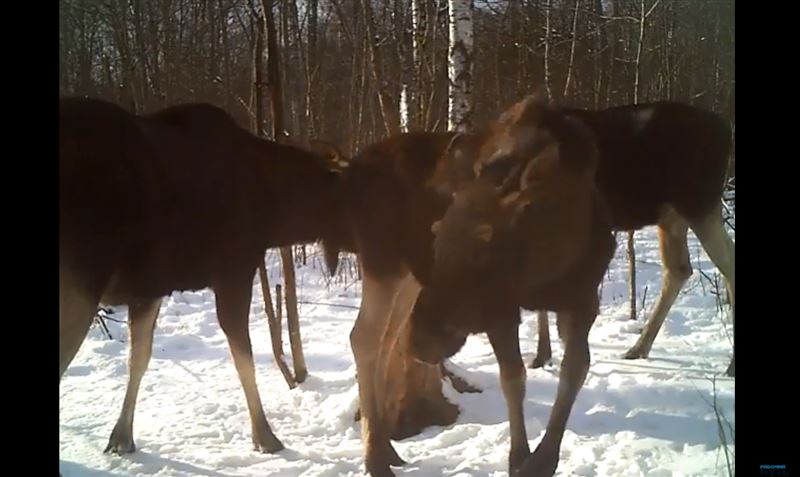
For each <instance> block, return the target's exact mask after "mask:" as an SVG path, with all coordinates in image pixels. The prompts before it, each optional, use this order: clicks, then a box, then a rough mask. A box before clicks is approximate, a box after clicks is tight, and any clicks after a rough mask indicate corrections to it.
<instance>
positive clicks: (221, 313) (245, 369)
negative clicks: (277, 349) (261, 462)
mask: <svg viewBox="0 0 800 477" xmlns="http://www.w3.org/2000/svg"><path fill="white" fill-rule="evenodd" d="M253 272H254V271H253ZM253 275H254V273H249V274H248V273H244V274H240V275H238V276H236V277H235V278H230V277H229V279H227V280H224V281H221V282H220V283H217V284H215V285H214V294H215V296H216V302H217V320H218V321H219V324H220V327H221V328H222V331H223V332H224V333H225V336H226V338H227V339H228V346H229V347H230V350H231V356H232V357H233V364H234V366H236V372H237V374H238V375H239V381H240V382H241V384H242V389H243V390H244V396H245V399H246V400H247V410H248V411H249V413H250V424H251V427H252V432H253V446H254V448H255V449H256V450H257V451H259V452H264V453H274V452H278V451H280V450H282V449H283V448H284V446H283V443H281V441H280V440H278V438H277V437H275V434H274V433H273V432H272V428H271V427H270V425H269V423H268V422H267V417H266V416H265V415H264V409H263V407H262V405H261V397H260V396H259V393H258V386H257V384H256V369H255V363H254V362H253V348H252V345H251V342H250V329H249V323H250V317H249V313H250V299H251V297H252V293H253V289H252V277H253Z"/></svg>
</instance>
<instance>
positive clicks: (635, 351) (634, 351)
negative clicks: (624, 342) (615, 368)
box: [622, 346, 648, 359]
mask: <svg viewBox="0 0 800 477" xmlns="http://www.w3.org/2000/svg"><path fill="white" fill-rule="evenodd" d="M647 354H648V353H646V352H644V351H642V350H641V349H639V347H638V346H634V347H633V348H631V349H629V350H628V352H627V353H625V354H623V355H622V359H644V358H646V357H647Z"/></svg>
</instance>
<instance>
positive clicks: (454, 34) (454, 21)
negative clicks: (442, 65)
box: [447, 0, 475, 131]
mask: <svg viewBox="0 0 800 477" xmlns="http://www.w3.org/2000/svg"><path fill="white" fill-rule="evenodd" d="M474 8H475V6H474V4H473V1H472V0H449V18H448V19H449V22H450V48H449V58H448V69H447V71H448V77H449V83H450V95H449V108H448V129H450V130H451V131H466V130H468V129H469V128H470V127H471V126H472V43H473V38H472V15H473V10H474Z"/></svg>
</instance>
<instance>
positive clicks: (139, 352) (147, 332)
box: [103, 298, 161, 454]
mask: <svg viewBox="0 0 800 477" xmlns="http://www.w3.org/2000/svg"><path fill="white" fill-rule="evenodd" d="M160 307H161V299H160V298H159V299H157V300H153V301H149V302H145V303H132V304H130V305H129V306H128V330H129V332H130V345H129V346H130V356H129V357H128V388H127V389H126V390H125V400H124V401H123V404H122V411H121V412H120V414H119V418H118V419H117V424H116V425H115V426H114V430H113V431H111V437H110V438H109V440H108V445H107V446H106V448H105V450H104V451H103V452H106V453H108V452H111V453H114V454H129V453H132V452H135V451H136V445H135V444H134V442H133V415H134V412H135V410H136V398H137V396H138V395H139V385H140V384H141V382H142V377H143V376H144V373H145V371H147V366H148V364H150V356H151V355H152V351H153V332H154V331H155V325H156V319H157V318H158V311H159V308H160Z"/></svg>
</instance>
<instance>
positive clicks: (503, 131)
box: [407, 94, 616, 476]
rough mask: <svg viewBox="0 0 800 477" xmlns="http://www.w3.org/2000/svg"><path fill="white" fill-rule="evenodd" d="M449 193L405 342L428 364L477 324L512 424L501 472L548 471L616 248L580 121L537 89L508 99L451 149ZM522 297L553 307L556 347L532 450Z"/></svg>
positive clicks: (584, 368)
mask: <svg viewBox="0 0 800 477" xmlns="http://www.w3.org/2000/svg"><path fill="white" fill-rule="evenodd" d="M449 155H450V161H449V164H450V167H451V169H450V171H449V176H450V183H451V186H452V187H453V190H454V199H453V202H452V204H451V205H450V207H449V208H448V210H447V211H446V212H445V214H444V216H443V218H442V219H441V220H440V221H437V222H435V223H434V225H433V226H432V231H433V233H434V234H435V239H434V267H433V269H432V270H431V276H430V280H429V282H428V283H427V284H426V285H424V286H423V288H422V290H421V291H420V293H419V295H418V297H417V301H416V303H415V305H414V308H413V311H412V315H411V318H410V319H409V322H408V326H409V328H410V331H409V333H408V344H407V346H408V348H409V352H410V353H411V355H412V356H414V357H415V358H416V359H419V360H421V361H423V362H426V363H428V364H431V365H435V364H438V363H440V362H441V361H442V360H443V359H445V358H448V357H450V356H452V355H454V354H455V353H456V352H458V351H459V350H460V349H461V347H462V346H463V345H464V343H465V341H466V338H467V336H468V335H470V334H475V333H486V334H487V336H488V338H489V342H490V344H491V346H492V349H493V350H494V354H495V357H496V358H497V362H498V365H499V367H500V382H501V388H502V390H503V393H504V395H505V398H506V403H507V406H508V414H509V424H510V430H511V448H510V453H509V474H510V475H524V476H552V475H553V474H554V472H555V470H556V467H557V464H558V456H559V450H560V445H561V439H562V437H563V433H564V430H565V428H566V422H567V418H568V417H569V414H570V411H571V409H572V406H573V404H574V402H575V399H576V397H577V394H578V392H579V390H580V389H581V387H582V386H583V382H584V379H585V377H586V374H587V372H588V368H589V344H588V334H589V330H590V328H591V326H592V324H593V323H594V321H595V318H596V317H597V314H598V312H599V298H598V296H597V289H598V286H599V284H600V282H601V280H602V278H603V275H604V274H605V272H606V270H607V269H608V265H609V264H610V262H611V259H612V257H613V254H614V250H615V248H616V241H615V240H614V236H613V234H612V232H611V225H610V220H609V213H608V207H607V204H606V202H605V199H604V198H603V196H602V194H600V193H599V191H598V189H597V187H596V185H595V181H594V175H595V173H596V168H597V150H596V146H595V143H594V139H593V136H592V134H591V132H590V130H589V129H588V128H587V127H586V126H585V125H583V124H582V123H581V122H580V121H579V120H576V119H574V118H571V117H569V116H568V115H566V114H564V113H563V112H562V111H560V110H559V109H558V108H553V107H549V106H547V105H546V104H545V102H544V101H543V99H542V97H541V95H538V94H534V95H531V96H528V97H527V98H525V99H524V100H523V101H521V102H519V103H517V104H515V105H513V106H512V107H511V108H510V109H509V110H507V111H506V112H504V113H503V114H502V115H501V116H500V118H499V119H498V120H497V121H496V122H495V123H493V124H492V125H490V127H489V128H487V129H486V130H484V131H479V132H477V133H468V134H464V135H462V137H456V138H454V140H453V144H452V146H451V149H450V151H449ZM520 307H523V308H526V309H529V310H535V309H546V310H550V311H555V312H557V316H558V322H557V323H558V330H559V335H560V336H561V338H562V339H563V340H564V341H565V357H564V362H563V367H562V369H561V375H560V378H559V379H560V381H559V386H558V391H557V396H556V400H555V404H554V406H553V410H552V413H551V416H550V420H549V422H548V424H547V430H546V432H545V435H544V437H543V438H542V441H541V443H540V444H539V446H538V447H537V449H536V450H535V452H534V453H533V454H531V453H530V449H529V447H528V439H527V434H526V430H525V420H524V412H523V400H524V396H525V374H526V372H525V366H524V363H523V361H522V356H521V353H520V347H519V325H520Z"/></svg>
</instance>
